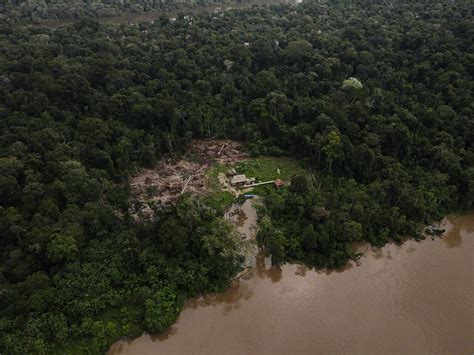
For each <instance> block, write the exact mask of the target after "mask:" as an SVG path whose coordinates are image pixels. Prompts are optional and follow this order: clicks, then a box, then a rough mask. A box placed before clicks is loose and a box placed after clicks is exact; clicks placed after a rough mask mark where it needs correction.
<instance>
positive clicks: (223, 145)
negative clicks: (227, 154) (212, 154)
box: [217, 144, 225, 155]
mask: <svg viewBox="0 0 474 355" xmlns="http://www.w3.org/2000/svg"><path fill="white" fill-rule="evenodd" d="M224 147H225V144H222V147H221V149H220V150H219V152H218V153H217V155H220V154H221V152H222V149H224Z"/></svg>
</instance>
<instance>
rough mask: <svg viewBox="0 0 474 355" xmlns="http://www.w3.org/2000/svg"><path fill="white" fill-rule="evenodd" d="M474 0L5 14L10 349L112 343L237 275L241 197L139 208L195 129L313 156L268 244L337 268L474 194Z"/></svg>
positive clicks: (276, 210) (0, 294)
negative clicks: (235, 223) (33, 17)
mask: <svg viewBox="0 0 474 355" xmlns="http://www.w3.org/2000/svg"><path fill="white" fill-rule="evenodd" d="M12 6H13V5H12ZM46 6H48V5H47V4H46ZM473 7H474V6H473V4H472V2H469V1H452V2H439V3H431V2H419V3H418V2H407V3H404V2H390V3H387V4H385V3H383V2H381V3H380V4H377V3H375V2H373V3H371V4H368V2H357V1H352V2H350V3H347V2H343V1H329V2H322V1H321V2H319V1H307V2H304V3H303V4H300V5H272V6H262V7H253V8H252V9H245V10H233V11H226V12H212V13H203V14H199V15H197V16H193V17H189V16H178V18H177V19H176V20H175V21H172V20H170V19H169V18H167V17H165V16H160V17H158V18H157V19H156V20H155V21H153V22H146V23H145V22H144V23H139V24H106V23H101V22H98V21H97V20H96V19H94V18H83V19H82V20H80V21H78V22H77V23H74V24H72V25H63V26H57V27H56V28H35V27H25V26H6V25H3V26H0V98H1V100H0V128H1V136H0V353H5V354H15V353H22V354H23V353H81V352H84V353H101V352H104V351H105V350H106V349H107V347H108V346H109V345H110V344H111V343H112V342H113V341H114V340H116V339H117V338H118V337H120V336H124V335H138V334H140V333H141V332H142V331H143V330H147V331H155V332H156V331H158V332H159V331H162V330H164V329H166V328H167V327H168V326H169V325H170V324H171V323H172V322H174V320H175V319H176V317H177V315H178V313H179V311H180V307H181V304H182V302H183V300H184V299H185V298H186V297H190V296H194V295H198V294H201V293H205V292H211V291H217V290H221V289H222V288H224V287H225V286H226V285H227V284H228V282H229V279H230V278H231V277H232V275H234V273H235V272H236V271H237V270H238V269H239V266H240V259H239V257H240V248H241V245H240V244H241V243H240V241H239V237H238V236H237V235H236V233H235V232H234V231H233V229H232V227H231V226H230V225H229V224H228V223H227V222H225V221H224V220H223V219H222V218H220V217H221V216H222V214H223V211H222V210H220V209H219V208H212V207H210V206H208V205H207V204H206V203H205V201H204V200H203V199H202V198H200V197H199V196H190V195H186V194H185V195H184V196H183V198H181V199H180V200H179V201H178V202H177V203H176V204H174V205H172V206H155V214H154V218H153V219H152V220H140V219H136V218H135V217H134V215H133V210H134V208H136V206H135V205H136V204H137V202H134V201H132V200H131V199H130V196H129V188H128V183H127V182H128V181H129V178H130V176H131V174H133V173H134V172H135V171H136V168H138V167H147V166H148V167H151V166H153V165H154V164H155V163H156V161H157V160H159V159H161V158H162V157H163V156H164V155H167V156H176V155H179V154H181V153H182V152H183V151H184V150H185V149H186V147H187V146H188V145H189V143H190V142H191V140H192V139H193V138H204V137H228V138H233V139H238V140H243V141H245V142H246V144H247V148H248V151H249V153H251V154H254V155H274V156H292V157H294V158H297V159H299V160H300V161H301V163H302V164H303V165H304V166H305V167H306V168H307V170H308V171H309V174H303V175H297V176H295V177H293V179H292V184H291V186H290V187H285V188H282V189H280V190H271V189H266V190H265V203H264V206H262V208H261V209H260V216H261V229H260V232H259V235H258V240H259V243H261V245H263V246H265V247H266V249H267V250H268V251H269V252H270V253H271V254H272V256H273V261H274V263H275V264H278V263H282V262H284V261H286V260H300V261H304V262H306V263H308V264H309V265H314V266H318V267H337V266H340V265H343V264H344V263H345V262H347V260H348V259H349V258H352V257H354V252H353V251H352V249H351V244H350V243H351V242H354V241H368V242H370V243H372V244H374V245H382V244H384V243H385V242H387V241H388V240H389V239H390V238H392V239H397V238H399V237H400V236H403V235H412V236H416V235H418V233H419V232H420V227H421V226H422V225H423V224H425V223H430V222H431V221H432V220H433V218H439V217H441V216H443V215H444V214H446V213H448V212H451V211H455V210H467V209H471V208H472V207H473V201H474V119H473V102H474V101H473V96H472V90H473V80H472V75H473V71H474V46H473V39H474V21H473V18H472V11H473Z"/></svg>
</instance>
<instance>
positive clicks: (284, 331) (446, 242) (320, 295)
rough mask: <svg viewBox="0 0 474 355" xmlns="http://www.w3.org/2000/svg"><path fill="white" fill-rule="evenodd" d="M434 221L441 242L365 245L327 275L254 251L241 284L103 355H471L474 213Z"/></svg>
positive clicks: (190, 304) (473, 338)
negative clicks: (272, 261)
mask: <svg viewBox="0 0 474 355" xmlns="http://www.w3.org/2000/svg"><path fill="white" fill-rule="evenodd" d="M243 209H244V210H245V209H246V210H247V212H248V211H249V206H248V205H247V206H244V207H243ZM249 215H250V218H247V219H245V218H244V222H242V216H239V218H238V220H240V227H239V229H240V230H241V231H243V232H246V231H247V230H251V225H252V223H253V221H252V220H251V219H253V218H255V215H254V214H253V213H249ZM442 225H443V228H445V229H446V230H447V232H446V233H445V235H444V236H443V237H442V238H437V239H435V240H431V239H430V238H428V239H426V240H425V241H423V242H420V243H417V242H415V241H408V242H406V243H405V244H403V245H401V246H399V245H395V244H389V245H387V246H385V247H384V248H382V249H378V250H372V249H370V248H368V247H365V252H366V254H365V256H364V257H362V258H361V260H360V262H359V263H358V265H356V264H354V263H352V264H350V265H348V266H347V267H346V268H345V269H344V270H337V271H333V272H317V271H314V270H309V269H307V268H305V267H303V266H301V265H285V266H283V267H282V268H281V269H272V268H271V267H270V265H269V260H265V258H263V257H262V256H261V255H258V254H257V255H256V256H255V257H254V258H255V262H254V264H255V267H254V268H253V269H252V271H251V272H250V274H249V276H248V277H247V278H245V279H240V280H238V281H235V282H234V284H233V285H232V286H231V287H230V288H229V289H227V290H226V291H225V292H224V293H221V294H216V295H207V296H204V297H201V298H198V299H194V300H191V301H189V302H188V304H187V306H186V307H185V309H184V310H183V312H182V313H181V315H180V317H179V319H178V321H177V322H176V323H175V324H174V325H173V326H172V327H171V329H169V331H167V332H166V333H164V334H161V335H148V334H145V335H143V336H141V337H139V338H137V339H135V340H131V341H120V342H117V343H116V344H115V345H114V346H113V347H112V348H111V349H110V351H109V354H143V355H144V354H206V355H209V354H472V353H473V352H474V264H473V260H474V214H470V215H467V216H462V217H457V216H456V217H449V219H445V220H443V222H442Z"/></svg>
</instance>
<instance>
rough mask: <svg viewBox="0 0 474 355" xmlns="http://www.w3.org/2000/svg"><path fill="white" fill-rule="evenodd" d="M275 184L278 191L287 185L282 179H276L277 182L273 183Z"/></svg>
mask: <svg viewBox="0 0 474 355" xmlns="http://www.w3.org/2000/svg"><path fill="white" fill-rule="evenodd" d="M273 184H274V185H275V187H276V188H277V189H278V188H280V187H282V186H283V185H285V183H284V182H283V180H281V179H276V180H275V181H273Z"/></svg>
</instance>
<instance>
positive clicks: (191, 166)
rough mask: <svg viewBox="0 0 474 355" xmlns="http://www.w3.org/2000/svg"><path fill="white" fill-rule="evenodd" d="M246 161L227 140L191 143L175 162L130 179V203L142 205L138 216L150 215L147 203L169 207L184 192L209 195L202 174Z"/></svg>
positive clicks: (238, 145) (236, 145) (162, 163)
mask: <svg viewBox="0 0 474 355" xmlns="http://www.w3.org/2000/svg"><path fill="white" fill-rule="evenodd" d="M245 158H247V155H246V154H245V153H244V152H242V143H241V142H236V141H231V140H228V139H203V140H196V141H194V142H193V143H192V144H191V146H190V147H189V149H188V151H187V152H186V154H185V155H184V157H183V158H182V159H180V160H178V161H173V160H172V159H171V158H169V159H163V160H161V161H160V162H159V163H158V164H157V165H156V167H155V168H153V169H143V170H141V171H139V173H138V174H137V175H135V176H134V177H133V178H132V179H131V183H130V188H131V193H132V197H133V199H134V200H137V201H139V202H142V203H143V205H144V207H143V208H142V211H141V212H142V213H144V214H145V215H147V214H150V213H151V212H152V211H151V209H150V208H149V207H148V206H147V204H149V203H150V202H157V203H160V204H162V205H166V204H170V203H172V202H174V201H175V200H176V199H178V198H179V196H181V195H182V194H183V193H185V192H192V193H196V194H202V193H206V192H208V191H209V185H208V181H206V180H207V179H206V172H207V171H208V170H209V169H210V168H211V167H212V166H214V165H216V164H224V165H228V166H232V165H235V164H237V163H239V162H240V161H242V160H243V159H245Z"/></svg>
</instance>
